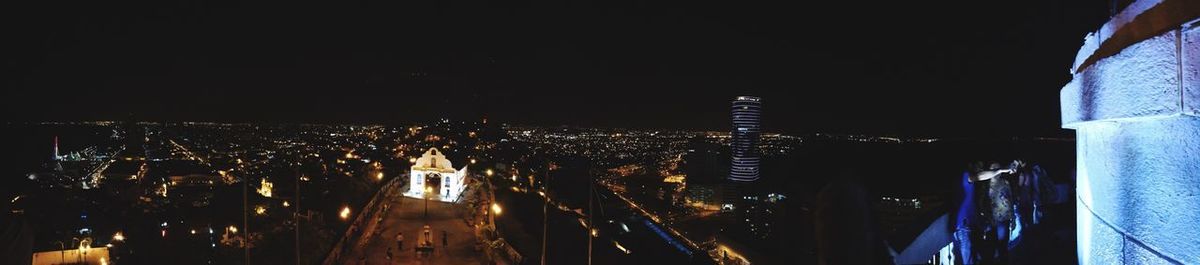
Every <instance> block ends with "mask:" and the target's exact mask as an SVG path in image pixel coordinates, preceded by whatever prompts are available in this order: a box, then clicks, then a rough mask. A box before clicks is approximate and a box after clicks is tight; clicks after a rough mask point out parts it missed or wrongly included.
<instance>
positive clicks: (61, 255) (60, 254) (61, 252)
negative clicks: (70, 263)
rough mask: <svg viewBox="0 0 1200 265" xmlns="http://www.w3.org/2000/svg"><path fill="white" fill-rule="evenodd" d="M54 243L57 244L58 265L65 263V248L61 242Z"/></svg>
mask: <svg viewBox="0 0 1200 265" xmlns="http://www.w3.org/2000/svg"><path fill="white" fill-rule="evenodd" d="M54 242H55V243H58V263H64V264H65V263H67V246H66V245H63V242H62V241H54Z"/></svg>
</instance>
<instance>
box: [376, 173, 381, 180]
mask: <svg viewBox="0 0 1200 265" xmlns="http://www.w3.org/2000/svg"><path fill="white" fill-rule="evenodd" d="M375 179H378V180H383V172H379V173H376V174H375Z"/></svg>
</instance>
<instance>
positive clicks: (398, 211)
mask: <svg viewBox="0 0 1200 265" xmlns="http://www.w3.org/2000/svg"><path fill="white" fill-rule="evenodd" d="M390 203H391V209H389V210H388V213H387V214H386V215H385V217H384V220H383V223H382V224H381V225H380V226H379V227H378V229H379V230H380V231H378V233H377V234H376V235H373V236H371V237H370V238H368V239H366V240H365V241H366V242H365V243H363V244H362V246H360V247H358V248H355V249H354V250H353V251H351V253H350V255H349V256H347V258H346V259H345V261H346V263H345V264H354V265H357V264H486V258H485V257H484V254H483V253H482V252H477V251H475V238H474V237H475V236H474V232H473V231H474V230H473V228H471V227H469V226H467V224H466V223H465V222H464V221H463V219H462V218H461V217H460V216H458V213H457V212H456V210H455V209H454V207H455V205H452V204H450V203H445V202H438V201H435V200H430V201H429V217H428V221H426V218H425V215H424V211H425V201H424V200H419V199H414V198H408V197H403V196H396V197H394V198H392V199H391V200H390ZM425 224H429V226H430V228H431V230H432V231H433V235H434V246H435V248H434V251H433V254H432V255H429V256H426V257H417V255H416V252H415V250H414V249H413V246H415V244H414V243H416V242H417V240H418V238H420V232H421V228H422V227H423V226H424V225H425ZM443 230H445V231H446V233H447V234H448V235H449V238H450V239H449V248H444V247H442V231H443ZM399 232H403V233H404V250H397V249H396V241H395V238H396V233H399ZM389 247H390V248H392V254H393V257H392V259H391V260H388V259H387V249H388V248H389ZM363 253H366V255H365V258H366V259H365V260H361V259H362V258H363V257H364V254H363Z"/></svg>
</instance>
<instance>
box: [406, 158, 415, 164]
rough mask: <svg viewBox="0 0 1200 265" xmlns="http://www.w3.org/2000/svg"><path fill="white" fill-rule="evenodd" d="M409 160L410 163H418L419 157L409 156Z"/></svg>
mask: <svg viewBox="0 0 1200 265" xmlns="http://www.w3.org/2000/svg"><path fill="white" fill-rule="evenodd" d="M408 162H409V163H413V164H416V163H417V158H416V157H409V158H408Z"/></svg>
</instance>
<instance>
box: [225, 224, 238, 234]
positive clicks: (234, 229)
mask: <svg viewBox="0 0 1200 265" xmlns="http://www.w3.org/2000/svg"><path fill="white" fill-rule="evenodd" d="M227 229H228V230H229V232H232V233H237V227H236V226H232V225H230V226H229V228H227Z"/></svg>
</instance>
